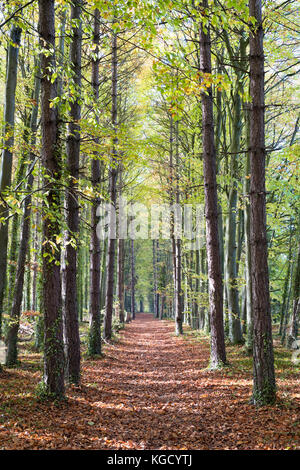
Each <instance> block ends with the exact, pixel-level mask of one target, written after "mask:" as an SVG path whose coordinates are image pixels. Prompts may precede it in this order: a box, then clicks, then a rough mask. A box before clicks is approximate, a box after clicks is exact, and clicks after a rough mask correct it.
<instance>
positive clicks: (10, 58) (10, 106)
mask: <svg viewBox="0 0 300 470" xmlns="http://www.w3.org/2000/svg"><path fill="white" fill-rule="evenodd" d="M20 39H21V29H20V28H19V27H18V26H15V25H14V26H12V28H11V32H10V41H11V44H10V45H9V46H8V53H7V67H6V83H5V98H4V100H5V101H4V136H5V138H4V142H3V146H4V148H3V151H2V158H1V172H0V192H1V194H2V193H3V192H4V191H5V190H7V189H9V187H10V184H11V173H12V159H13V155H12V151H11V149H12V146H13V145H14V125H15V96H16V85H17V71H18V55H19V45H20ZM7 216H8V211H7V207H6V206H5V205H4V204H3V202H2V201H1V205H0V218H2V217H4V218H5V217H7ZM7 244H8V222H6V221H5V220H3V221H2V222H0V335H1V326H2V310H3V298H4V293H5V287H6V269H7Z"/></svg>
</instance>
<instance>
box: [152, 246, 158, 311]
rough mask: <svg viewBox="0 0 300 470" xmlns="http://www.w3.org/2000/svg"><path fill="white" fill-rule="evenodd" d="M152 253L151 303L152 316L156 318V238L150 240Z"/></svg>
mask: <svg viewBox="0 0 300 470" xmlns="http://www.w3.org/2000/svg"><path fill="white" fill-rule="evenodd" d="M152 253H153V304H154V318H158V311H157V264H156V240H153V241H152Z"/></svg>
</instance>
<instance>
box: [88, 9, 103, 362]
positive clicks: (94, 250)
mask: <svg viewBox="0 0 300 470" xmlns="http://www.w3.org/2000/svg"><path fill="white" fill-rule="evenodd" d="M99 20H100V12H99V10H98V9H96V10H95V13H94V39H93V42H94V44H95V50H94V54H95V59H94V60H93V62H92V86H93V91H94V99H95V106H96V107H97V105H98V102H99V63H100V59H99V57H98V54H99V40H100V38H99V35H100V21H99ZM96 121H97V123H98V122H99V119H98V114H97V115H96ZM98 143H99V139H98V138H96V139H95V144H96V145H97V144H98ZM91 181H92V186H93V188H94V190H95V191H96V192H98V191H99V190H100V182H101V166H100V161H99V154H98V152H97V151H96V152H95V155H94V158H93V159H92V163H91ZM99 204H100V198H99V197H98V196H96V197H95V198H94V200H93V205H92V208H91V226H92V234H91V267H90V331H89V345H88V351H89V354H90V355H92V356H93V355H95V354H101V306H100V281H101V249H100V240H99V238H98V236H97V210H98V206H99Z"/></svg>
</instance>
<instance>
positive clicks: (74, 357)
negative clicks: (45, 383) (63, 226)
mask: <svg viewBox="0 0 300 470" xmlns="http://www.w3.org/2000/svg"><path fill="white" fill-rule="evenodd" d="M81 3H82V2H81V0H73V3H72V4H71V18H70V19H71V25H72V28H71V38H72V40H71V45H70V63H71V70H72V81H73V84H74V88H75V98H74V99H73V100H72V101H71V103H70V107H71V109H70V123H69V129H68V137H67V148H66V150H67V173H68V183H67V184H68V188H67V191H66V196H65V197H66V201H65V203H66V222H67V228H68V230H67V237H66V247H65V250H66V252H65V260H66V267H65V272H64V275H65V279H64V289H65V292H64V340H65V353H66V377H67V379H68V381H69V382H70V383H74V384H76V385H78V384H79V382H80V339H79V325H78V298H77V279H76V276H77V250H78V231H79V204H78V195H77V186H78V183H77V181H78V176H79V158H80V124H79V121H80V116H81V106H80V90H81V37H82V31H81V29H82V27H81ZM70 242H71V243H70Z"/></svg>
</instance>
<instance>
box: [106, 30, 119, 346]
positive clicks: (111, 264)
mask: <svg viewBox="0 0 300 470" xmlns="http://www.w3.org/2000/svg"><path fill="white" fill-rule="evenodd" d="M117 93H118V44H117V35H116V34H114V33H113V37H112V111H111V121H112V127H113V132H114V136H113V142H112V159H111V160H112V161H111V166H110V169H109V196H110V203H111V204H112V206H113V207H116V201H117V167H116V166H117V148H116V146H117V143H118V139H117V135H116V134H117V125H118V102H117V98H118V95H117ZM115 251H116V239H115V235H114V234H111V233H110V234H109V238H108V260H107V285H106V299H105V300H106V305H105V316H104V325H103V332H104V338H105V339H110V338H111V334H112V329H111V326H112V314H113V301H114V277H115Z"/></svg>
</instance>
